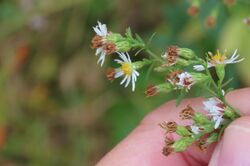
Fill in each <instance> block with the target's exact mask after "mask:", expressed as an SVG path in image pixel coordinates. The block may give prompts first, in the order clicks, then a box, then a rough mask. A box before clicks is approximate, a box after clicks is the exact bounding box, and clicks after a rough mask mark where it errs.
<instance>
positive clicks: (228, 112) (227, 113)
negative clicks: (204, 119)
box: [224, 107, 237, 120]
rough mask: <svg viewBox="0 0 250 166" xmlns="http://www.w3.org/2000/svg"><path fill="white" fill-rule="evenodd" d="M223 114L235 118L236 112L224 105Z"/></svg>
mask: <svg viewBox="0 0 250 166" xmlns="http://www.w3.org/2000/svg"><path fill="white" fill-rule="evenodd" d="M224 116H226V117H228V118H230V119H232V120H234V119H236V118H237V114H236V113H235V112H234V111H233V110H232V109H231V108H229V107H226V109H225V112H224Z"/></svg>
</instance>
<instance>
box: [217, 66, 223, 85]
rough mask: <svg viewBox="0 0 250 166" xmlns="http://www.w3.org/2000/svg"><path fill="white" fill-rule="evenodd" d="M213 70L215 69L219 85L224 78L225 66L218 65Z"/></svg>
mask: <svg viewBox="0 0 250 166" xmlns="http://www.w3.org/2000/svg"><path fill="white" fill-rule="evenodd" d="M215 69H216V74H217V76H218V77H219V82H220V84H221V83H222V82H223V80H224V78H225V65H224V64H218V65H216V66H215Z"/></svg>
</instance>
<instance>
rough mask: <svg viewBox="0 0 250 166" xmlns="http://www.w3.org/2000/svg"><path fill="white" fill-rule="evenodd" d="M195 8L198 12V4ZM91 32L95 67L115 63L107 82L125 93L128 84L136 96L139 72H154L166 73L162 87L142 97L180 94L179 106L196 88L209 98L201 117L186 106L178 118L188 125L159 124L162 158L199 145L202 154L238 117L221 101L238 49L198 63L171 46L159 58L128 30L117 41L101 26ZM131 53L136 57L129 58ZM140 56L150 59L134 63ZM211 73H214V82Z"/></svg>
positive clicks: (150, 88) (191, 53) (198, 59)
mask: <svg viewBox="0 0 250 166" xmlns="http://www.w3.org/2000/svg"><path fill="white" fill-rule="evenodd" d="M195 2H196V4H195V5H196V7H197V6H198V5H199V3H198V1H195ZM93 29H94V31H95V33H96V35H95V36H94V37H93V39H92V48H94V49H96V55H99V59H98V61H97V62H98V63H101V65H103V64H104V60H105V58H106V56H107V55H110V54H115V56H116V57H115V58H114V61H115V62H116V64H117V65H116V67H110V68H109V69H108V71H107V74H106V76H107V78H108V80H110V81H114V80H115V79H118V78H120V77H121V78H122V80H121V82H120V84H121V85H124V86H125V87H128V86H129V85H130V84H131V86H132V91H135V89H136V82H137V79H138V77H139V76H140V74H139V72H140V71H139V70H141V69H142V68H143V67H146V66H150V68H154V71H155V72H162V73H164V74H165V81H162V82H160V83H159V84H158V85H152V84H151V85H149V86H148V88H147V89H146V91H145V94H146V96H147V97H153V96H156V95H158V94H160V93H166V94H168V93H170V92H172V91H176V92H177V93H179V96H178V97H177V98H176V105H177V106H178V105H179V104H180V103H181V101H182V100H183V99H184V98H185V96H186V94H188V93H190V91H192V89H193V87H194V86H197V87H202V88H204V89H205V90H206V91H207V92H208V93H209V98H208V99H207V100H205V101H204V102H203V112H196V111H195V110H194V109H193V108H192V106H190V105H187V107H186V108H185V109H183V110H182V111H181V112H180V118H181V119H182V120H188V121H189V124H188V125H185V126H183V125H181V124H177V123H176V122H174V121H172V122H163V123H161V124H160V126H161V127H162V128H163V129H164V130H165V133H166V137H165V146H164V148H163V154H165V155H169V154H172V153H175V152H182V151H185V150H186V149H187V148H188V147H189V146H191V145H192V144H196V145H198V147H199V148H200V149H201V150H206V149H207V147H208V146H209V145H210V144H212V143H214V142H217V141H219V139H220V137H221V135H222V134H223V131H224V129H225V128H226V127H227V126H228V125H229V124H230V123H231V122H232V121H233V120H235V119H236V118H239V117H240V116H241V113H240V112H239V111H238V110H237V109H236V108H234V107H232V106H231V105H230V104H229V103H228V102H227V100H226V98H225V95H226V93H227V92H228V90H229V89H225V85H226V84H227V83H228V82H229V81H230V80H229V81H225V75H226V66H227V65H229V64H235V63H239V62H241V61H242V60H244V58H240V55H239V54H238V50H237V49H236V50H235V51H234V53H233V54H232V55H231V56H228V55H227V52H226V51H225V52H224V53H221V52H220V51H219V50H217V52H216V53H214V54H213V53H211V52H208V53H207V54H206V58H205V59H202V58H201V57H199V56H198V55H197V54H196V53H195V52H194V51H193V50H192V49H190V48H182V47H178V46H174V45H172V46H169V47H168V48H167V49H166V50H165V51H164V54H163V55H161V56H160V54H156V53H154V52H153V51H152V50H150V48H149V43H150V42H147V43H146V42H145V41H144V40H143V39H142V38H141V37H140V36H139V35H137V34H135V35H133V34H132V31H131V29H130V28H127V30H126V32H125V34H124V35H121V34H119V33H113V32H110V31H108V30H107V27H106V25H105V24H101V23H100V22H98V25H97V26H96V27H93ZM151 39H152V38H151ZM151 39H150V40H149V41H151ZM131 50H133V52H135V51H137V53H135V54H129V53H128V52H129V51H131ZM142 51H143V52H144V53H145V54H146V55H148V56H146V57H144V59H141V60H138V61H134V58H133V56H136V55H137V54H139V53H141V52H142ZM131 55H132V56H131ZM137 59H138V58H137ZM211 68H215V71H216V75H217V77H216V78H215V77H214V76H213V74H212V70H210V69H211ZM200 96H203V94H200ZM203 97H207V96H203ZM169 134H177V135H179V139H178V140H173V139H170V137H169V136H168V135H169Z"/></svg>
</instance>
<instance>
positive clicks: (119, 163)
mask: <svg viewBox="0 0 250 166" xmlns="http://www.w3.org/2000/svg"><path fill="white" fill-rule="evenodd" d="M226 98H227V100H228V102H229V103H230V104H231V105H233V106H234V107H235V108H238V109H239V110H240V111H241V112H242V114H243V117H241V118H239V119H237V120H235V121H234V122H232V123H231V124H230V125H229V126H228V127H227V128H226V130H225V132H224V135H223V137H222V139H221V140H220V142H219V143H218V144H214V145H211V146H210V147H209V148H208V150H207V151H206V152H202V151H200V150H199V149H198V148H197V147H195V146H192V147H190V148H189V149H188V150H187V151H185V152H182V153H175V154H171V155H170V156H168V157H166V156H164V155H163V154H162V153H161V151H162V148H163V146H164V130H163V129H162V128H161V127H159V125H158V124H159V123H161V122H163V121H173V120H174V121H176V122H177V123H178V122H180V123H183V122H181V120H180V118H179V112H180V111H181V110H182V109H183V108H185V107H186V106H187V104H190V105H191V106H192V107H193V108H194V110H197V111H198V110H199V111H200V110H202V101H204V100H205V99H204V98H195V99H187V100H184V101H183V102H182V104H181V105H180V106H178V107H176V106H175V102H174V101H170V102H168V103H166V104H164V105H162V106H161V107H159V108H158V109H156V110H155V111H153V112H151V113H150V114H149V115H147V116H146V117H145V118H144V119H143V120H142V121H141V123H140V124H139V125H138V127H136V128H135V129H134V130H133V131H132V132H131V133H130V134H129V135H128V136H127V138H125V139H124V140H123V141H122V142H120V143H119V144H118V145H117V146H116V147H115V148H114V149H113V150H111V151H110V152H109V153H107V154H106V155H105V156H104V157H103V158H102V159H101V161H99V162H98V163H97V166H151V165H152V166H163V165H164V166H168V165H169V166H203V165H204V166H205V165H209V166H249V165H250V116H249V115H250V88H245V89H240V90H235V91H232V92H230V93H229V94H228V95H227V96H226Z"/></svg>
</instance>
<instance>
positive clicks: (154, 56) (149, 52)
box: [145, 48, 163, 62]
mask: <svg viewBox="0 0 250 166" xmlns="http://www.w3.org/2000/svg"><path fill="white" fill-rule="evenodd" d="M145 51H146V52H147V53H148V54H149V55H150V56H152V57H153V58H155V59H156V60H157V61H160V62H163V60H162V59H161V58H160V57H158V56H157V55H156V54H155V53H153V52H152V51H151V50H150V49H148V48H145Z"/></svg>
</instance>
